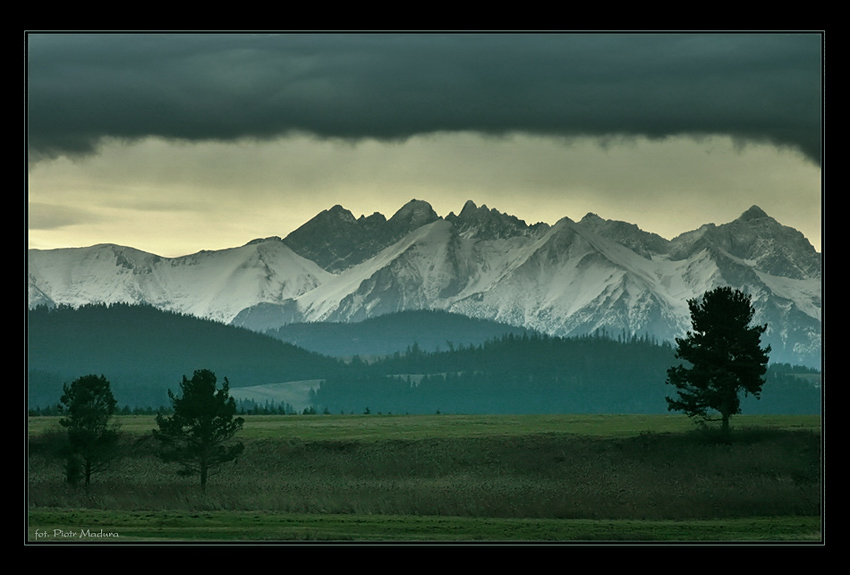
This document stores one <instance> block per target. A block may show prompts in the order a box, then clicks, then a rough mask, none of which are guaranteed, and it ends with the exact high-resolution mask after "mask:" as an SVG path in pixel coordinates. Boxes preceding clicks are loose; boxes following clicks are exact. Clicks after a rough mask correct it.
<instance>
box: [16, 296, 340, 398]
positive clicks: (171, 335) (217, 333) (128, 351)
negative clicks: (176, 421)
mask: <svg viewBox="0 0 850 575" xmlns="http://www.w3.org/2000/svg"><path fill="white" fill-rule="evenodd" d="M27 327H28V329H27V344H28V345H27V355H28V371H29V404H30V405H31V406H42V405H48V404H54V403H56V402H57V401H58V399H59V396H60V395H61V390H62V384H63V382H70V381H72V380H73V379H75V378H77V377H79V376H81V375H86V374H89V373H94V374H98V375H101V374H102V375H105V376H106V378H107V379H108V380H109V381H110V382H111V384H112V387H113V391H114V393H115V396H116V399H117V400H118V402H119V404H129V405H140V406H153V407H157V406H159V405H167V402H168V398H167V393H166V390H168V389H171V390H173V391H179V384H180V381H181V380H182V376H183V375H186V376H188V377H191V376H192V374H193V373H194V371H195V370H196V369H210V370H212V371H214V372H215V373H216V375H218V377H219V379H223V378H224V377H227V378H228V381H229V382H230V386H231V387H232V388H236V387H246V386H251V385H260V384H266V383H270V382H282V381H296V380H301V379H312V378H323V377H328V376H331V375H333V374H334V373H335V372H336V370H338V369H341V367H342V364H341V363H340V362H338V361H337V360H334V359H331V358H328V357H325V356H322V355H320V354H318V353H313V352H308V351H305V350H303V349H301V348H298V347H296V346H293V345H291V344H288V343H284V342H281V341H279V340H276V339H274V338H271V337H268V336H264V335H261V334H257V333H255V332H252V331H249V330H246V329H243V328H237V327H233V326H228V325H224V324H221V323H218V322H214V321H211V320H204V319H199V318H196V317H193V316H187V315H182V314H177V313H172V312H165V311H161V310H158V309H155V308H153V307H150V306H138V305H125V304H113V305H110V306H105V305H88V306H83V307H80V308H78V309H73V308H70V307H59V308H46V307H39V308H36V309H34V310H30V311H29V312H28V326H27Z"/></svg>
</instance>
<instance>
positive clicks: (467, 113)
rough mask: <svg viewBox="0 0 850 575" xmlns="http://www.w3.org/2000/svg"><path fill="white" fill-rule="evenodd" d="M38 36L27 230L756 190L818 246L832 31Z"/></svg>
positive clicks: (746, 196) (764, 203)
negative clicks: (335, 209)
mask: <svg viewBox="0 0 850 575" xmlns="http://www.w3.org/2000/svg"><path fill="white" fill-rule="evenodd" d="M26 41H27V104H28V105H27V110H28V140H27V142H28V153H29V155H28V158H29V169H28V190H27V193H28V242H29V247H33V248H57V247H79V246H88V245H93V244H96V243H117V244H121V245H129V246H132V247H136V248H139V249H143V250H146V251H150V252H153V253H156V254H159V255H162V256H178V255H185V254H189V253H194V252H197V251H199V250H201V249H221V248H226V247H235V246H239V245H242V244H245V243H247V242H248V241H250V240H252V239H255V238H258V237H267V236H272V235H277V236H281V237H285V236H286V235H287V234H288V233H289V232H291V231H292V230H293V229H295V228H297V227H298V226H299V225H301V224H303V223H304V222H306V221H307V220H309V219H310V218H311V217H313V216H314V215H316V214H317V213H319V212H320V211H321V210H324V209H328V208H330V207H331V206H333V205H335V204H341V205H343V206H344V207H346V208H348V209H349V210H350V211H351V212H352V213H354V215H355V216H360V215H369V214H371V213H373V212H376V211H378V212H381V213H383V214H385V215H386V216H387V217H389V216H391V215H392V214H393V213H394V212H395V211H396V210H398V209H399V208H400V207H401V206H402V205H403V204H405V203H406V202H408V201H409V200H411V199H413V198H416V199H420V200H426V201H428V202H430V203H431V205H432V206H433V207H434V209H435V210H436V211H437V213H438V214H440V215H441V216H445V215H447V214H448V213H449V212H450V211H454V212H455V213H457V212H459V211H460V209H461V208H462V207H463V204H464V202H465V201H466V200H472V201H474V202H475V203H476V204H478V205H482V204H486V205H487V206H488V207H491V208H496V209H498V210H499V211H502V212H507V213H510V214H512V215H515V216H517V217H519V218H521V219H523V220H525V221H526V222H528V223H535V222H538V221H545V222H548V223H555V222H556V221H557V220H558V219H560V218H561V217H564V216H567V217H570V218H572V219H574V220H579V219H581V218H582V217H583V216H584V215H585V214H586V213H588V212H594V213H596V214H598V215H599V216H601V217H603V218H606V219H617V220H625V221H628V222H631V223H635V224H637V225H638V226H640V227H641V228H642V229H644V230H647V231H652V232H656V233H659V234H661V235H662V236H664V237H667V238H672V237H674V236H676V235H678V234H680V233H682V232H685V231H689V230H692V229H696V228H697V227H699V226H700V225H702V224H704V223H709V222H713V223H717V224H721V223H726V222H728V221H731V220H733V219H735V218H737V217H738V216H739V215H740V214H741V213H742V212H744V211H745V210H747V209H748V208H749V207H750V206H752V205H758V206H760V207H761V208H762V209H764V210H765V211H766V212H767V213H768V214H769V215H771V216H773V217H774V218H776V219H777V220H779V221H780V222H781V223H783V224H785V225H788V226H792V227H794V228H796V229H798V230H800V231H801V232H803V233H804V234H805V235H806V237H807V238H808V239H809V241H810V242H812V244H813V245H814V246H815V247H816V248H817V249H818V250H820V249H821V226H822V224H821V211H822V197H821V139H822V138H821V126H822V119H821V102H822V97H821V88H822V77H821V72H822V53H821V50H822V41H823V37H822V36H821V35H820V34H817V33H785V34H766V33H759V34H740V33H735V34H693V33H688V34H672V33H662V34H644V33H641V34H599V33H594V34H574V33H570V34H555V33H545V34H541V33H523V34H494V33H486V34H295V33H286V34H250V35H249V34H211V35H199V34H149V35H139V34H76V33H75V34H53V33H50V34H41V33H28V34H27V36H26Z"/></svg>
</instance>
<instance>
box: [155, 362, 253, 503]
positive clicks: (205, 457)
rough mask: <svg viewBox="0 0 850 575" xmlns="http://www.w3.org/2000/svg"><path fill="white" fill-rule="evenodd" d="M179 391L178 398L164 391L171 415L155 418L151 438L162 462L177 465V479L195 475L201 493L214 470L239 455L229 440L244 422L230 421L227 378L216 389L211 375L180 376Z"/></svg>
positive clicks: (232, 405) (238, 447) (204, 372)
mask: <svg viewBox="0 0 850 575" xmlns="http://www.w3.org/2000/svg"><path fill="white" fill-rule="evenodd" d="M180 388H181V390H182V392H183V394H182V397H177V396H175V395H174V393H172V391H171V390H168V397H169V398H170V399H171V404H172V406H173V408H174V414H173V415H172V416H171V417H165V416H164V415H162V414H159V415H157V417H156V423H157V425H158V426H159V429H155V430H153V435H154V437H155V438H156V439H157V440H158V441H159V442H160V451H159V455H160V457H161V458H162V460H163V461H165V462H177V463H179V464H181V465H182V466H183V467H182V469H181V470H180V471H179V473H180V474H181V475H199V476H200V480H201V489H202V490H206V486H207V478H208V477H209V475H210V473H211V472H212V471H213V470H214V468H215V467H217V466H219V465H220V464H222V463H226V462H229V461H233V460H234V459H236V457H238V456H239V454H240V453H242V451H243V449H244V446H243V445H242V443H241V442H236V443H232V442H231V439H232V438H233V436H234V435H235V434H236V432H238V431H239V430H241V429H242V425H243V424H244V421H245V420H244V419H243V418H241V417H236V418H234V415H235V413H236V401H235V400H234V399H233V398H232V397H230V382H228V381H227V378H224V382H223V384H222V387H221V388H220V389H216V376H215V374H214V373H213V372H212V371H209V370H206V369H202V370H197V371H195V373H194V375H193V376H192V379H187V378H186V376H185V375H184V376H183V382H182V383H181V384H180Z"/></svg>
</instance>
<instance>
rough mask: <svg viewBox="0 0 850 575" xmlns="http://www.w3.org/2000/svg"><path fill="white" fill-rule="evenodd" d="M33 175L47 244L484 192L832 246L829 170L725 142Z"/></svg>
mask: <svg viewBox="0 0 850 575" xmlns="http://www.w3.org/2000/svg"><path fill="white" fill-rule="evenodd" d="M603 144H604V145H603ZM28 184H29V189H28V212H29V213H28V218H29V226H28V231H29V233H28V241H29V247H30V248H39V249H52V248H62V247H82V246H89V245H94V244H97V243H116V244H120V245H126V246H132V247H135V248H138V249H141V250H145V251H149V252H152V253H155V254H158V255H161V256H165V257H174V256H180V255H186V254H190V253H194V252H197V251H199V250H202V249H207V250H213V249H222V248H228V247H236V246H240V245H243V244H245V243H247V242H248V241H250V240H252V239H255V238H259V237H268V236H281V237H285V236H286V235H287V234H288V233H289V232H291V231H292V230H294V229H295V228H297V227H298V226H300V225H301V224H303V223H305V222H306V221H307V220H309V219H310V218H311V217H313V216H315V215H316V214H317V213H319V212H320V211H321V210H324V209H327V208H330V207H331V206H333V205H335V204H341V205H343V206H344V207H346V208H347V209H349V210H350V211H351V212H352V213H353V214H354V215H355V216H360V215H369V214H371V213H373V212H376V211H377V212H381V213H383V214H384V215H386V216H387V217H390V216H391V215H392V214H393V213H394V212H395V211H396V210H398V209H399V208H400V207H401V206H402V205H404V203H406V202H407V201H409V200H410V199H413V198H416V199H421V200H426V201H428V202H429V203H430V204H431V205H432V206H433V207H434V209H435V210H436V211H437V213H438V214H439V215H440V216H445V215H447V214H448V213H449V212H451V211H454V212H455V213H458V212H459V211H460V209H461V208H462V207H463V204H464V202H465V201H466V200H472V201H474V202H475V203H476V204H477V205H479V206H480V205H482V204H486V205H487V206H488V207H490V208H496V209H498V210H499V211H501V212H506V213H509V214H512V215H515V216H517V217H519V218H520V219H523V220H525V221H526V222H527V223H535V222H541V221H542V222H548V223H550V224H553V223H555V222H556V221H557V220H558V219H560V218H562V217H565V216H566V217H569V218H571V219H573V220H576V221H577V220H579V219H581V218H582V217H583V216H584V215H585V214H586V213H588V212H594V213H596V214H597V215H599V216H601V217H603V218H606V219H614V220H623V221H628V222H630V223H634V224H637V225H638V226H639V227H640V228H641V229H644V230H646V231H650V232H655V233H658V234H660V235H661V236H663V237H666V238H668V239H672V238H673V237H675V236H676V235H678V234H680V233H683V232H686V231H690V230H693V229H696V228H698V227H699V226H700V225H702V224H705V223H716V224H722V223H726V222H729V221H732V220H734V219H735V218H737V217H738V216H739V215H740V214H741V213H742V212H744V211H745V210H746V209H748V208H749V207H750V206H752V205H758V206H759V207H761V208H762V209H763V210H765V211H766V212H767V213H768V214H769V215H770V216H772V217H773V218H775V219H776V220H778V221H779V222H780V223H782V224H784V225H787V226H791V227H793V228H795V229H797V230H799V231H801V232H802V233H803V234H804V235H805V236H806V238H808V240H809V241H810V242H811V243H812V244H813V245H814V246H815V248H816V249H818V251H820V249H821V245H820V244H821V210H822V201H821V200H822V198H821V176H820V169H819V168H817V167H816V166H814V165H813V164H812V163H810V162H807V161H806V160H805V159H804V158H803V157H802V156H801V155H800V154H798V153H796V152H794V151H791V150H788V149H779V148H776V147H773V146H770V145H756V144H752V145H747V146H744V147H740V146H736V145H735V143H734V142H733V141H732V140H731V139H729V138H722V137H716V138H703V139H700V140H694V139H689V138H668V139H665V140H647V139H632V140H622V141H614V142H611V141H609V142H604V143H600V142H598V141H596V140H593V139H589V138H581V139H571V140H567V139H556V138H547V137H529V136H509V137H504V138H482V137H480V136H476V135H474V134H469V133H463V134H441V135H434V136H427V137H416V138H412V139H410V140H407V141H406V142H404V143H383V142H378V141H375V140H365V141H361V142H360V143H357V144H350V143H340V142H333V141H328V140H322V141H320V140H316V139H314V138H309V137H289V138H281V139H279V140H274V141H268V142H261V143H257V142H243V143H232V142H231V143H196V144H179V143H169V142H167V141H165V140H160V139H147V140H144V141H141V142H136V143H121V142H112V143H110V144H108V145H106V146H104V148H103V150H102V151H101V153H100V154H98V155H95V156H91V157H85V158H79V159H75V160H73V161H72V160H68V159H66V158H59V159H55V160H49V161H43V162H39V163H37V164H34V165H32V166H31V168H30V173H29V182H28Z"/></svg>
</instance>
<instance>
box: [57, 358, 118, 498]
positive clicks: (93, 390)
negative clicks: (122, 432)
mask: <svg viewBox="0 0 850 575" xmlns="http://www.w3.org/2000/svg"><path fill="white" fill-rule="evenodd" d="M62 391H63V393H62V397H61V398H60V400H59V407H60V411H61V413H62V414H63V415H64V417H63V418H62V419H60V420H59V423H60V424H61V425H62V426H63V427H64V428H66V429H67V430H68V446H69V453H68V461H67V466H66V475H67V480H68V482H69V483H71V484H74V483H76V482H77V480H78V479H79V478H81V477H82V479H83V480H84V481H85V486H86V488H88V486H89V484H90V483H91V477H92V474H94V473H95V472H97V471H102V470H103V469H104V468H105V467H106V466H107V465H108V464H109V463H110V462H111V461H113V460H114V459H115V458H116V457H117V456H118V431H117V427H116V426H115V425H114V424H112V425H111V424H110V419H111V418H112V415H113V414H114V413H115V410H116V406H117V402H116V401H115V397H113V395H112V390H111V389H110V386H109V381H108V380H107V379H106V378H105V377H104V376H103V375H101V376H97V375H84V376H82V377H80V378H77V379H75V380H74V381H73V382H71V384H70V385H68V384H65V385H64V386H63V388H62Z"/></svg>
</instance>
